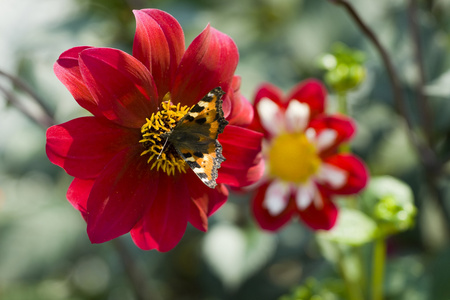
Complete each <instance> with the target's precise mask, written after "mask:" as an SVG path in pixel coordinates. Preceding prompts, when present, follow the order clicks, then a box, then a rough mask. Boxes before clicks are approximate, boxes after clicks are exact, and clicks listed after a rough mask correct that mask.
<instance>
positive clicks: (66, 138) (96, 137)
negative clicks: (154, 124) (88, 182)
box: [46, 117, 140, 179]
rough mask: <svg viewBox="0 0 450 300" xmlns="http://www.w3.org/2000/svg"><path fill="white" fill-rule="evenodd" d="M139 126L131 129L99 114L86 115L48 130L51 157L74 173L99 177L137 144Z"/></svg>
mask: <svg viewBox="0 0 450 300" xmlns="http://www.w3.org/2000/svg"><path fill="white" fill-rule="evenodd" d="M139 139H140V132H139V130H130V129H126V128H124V127H120V126H118V125H115V124H114V123H111V122H108V121H106V120H105V121H103V120H101V119H99V118H96V117H83V118H78V119H74V120H71V121H69V122H66V123H63V124H60V125H55V126H52V127H50V128H49V129H48V130H47V145H46V151H47V156H48V158H49V160H50V161H51V162H52V163H54V164H55V165H58V166H60V167H62V168H63V169H64V170H66V172H67V173H68V174H69V175H71V176H74V177H78V178H82V179H88V178H95V177H97V176H98V175H99V174H100V172H102V170H103V168H104V167H105V166H106V165H107V164H108V163H109V162H110V161H111V159H112V158H113V157H114V156H115V155H116V154H117V153H119V152H120V151H122V150H123V149H126V148H128V147H130V146H133V145H137V144H138V142H139Z"/></svg>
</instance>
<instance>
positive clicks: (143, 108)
mask: <svg viewBox="0 0 450 300" xmlns="http://www.w3.org/2000/svg"><path fill="white" fill-rule="evenodd" d="M80 71H81V74H82V75H83V78H84V82H85V83H86V85H87V87H88V89H89V91H90V92H91V94H92V95H93V97H94V98H95V99H96V102H97V103H98V108H99V109H100V111H101V112H102V113H103V115H104V116H105V117H106V118H107V119H109V120H111V121H113V122H115V123H117V124H119V125H122V126H126V127H132V128H140V127H141V126H142V125H143V124H144V123H145V118H148V117H149V116H151V114H152V113H153V112H155V111H156V109H157V105H158V103H157V99H158V97H157V91H156V89H155V86H154V82H153V79H152V76H151V74H150V72H149V71H148V69H147V68H146V67H145V66H144V65H143V64H142V63H141V62H140V61H138V60H137V59H136V58H134V57H132V56H131V55H129V54H127V53H125V52H123V51H120V50H116V49H110V48H91V49H87V50H84V51H83V52H81V54H80Z"/></svg>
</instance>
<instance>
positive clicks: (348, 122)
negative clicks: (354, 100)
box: [309, 115, 356, 157]
mask: <svg viewBox="0 0 450 300" xmlns="http://www.w3.org/2000/svg"><path fill="white" fill-rule="evenodd" d="M309 127H311V128H314V130H315V131H316V135H319V134H320V133H321V132H322V131H323V130H325V129H333V130H335V131H336V132H337V137H336V140H335V141H334V143H333V144H331V145H330V146H329V147H327V148H326V149H322V151H321V153H320V155H321V156H322V157H326V156H329V155H331V154H334V153H336V150H337V148H338V146H339V145H340V144H341V143H343V142H347V141H349V140H350V139H351V137H352V136H353V135H354V133H355V131H356V126H355V123H354V122H353V120H352V119H351V118H349V117H346V116H343V115H334V116H328V115H320V116H318V117H316V118H315V119H313V120H311V123H310V125H309Z"/></svg>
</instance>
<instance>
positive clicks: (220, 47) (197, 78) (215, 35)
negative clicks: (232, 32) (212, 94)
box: [172, 25, 239, 106]
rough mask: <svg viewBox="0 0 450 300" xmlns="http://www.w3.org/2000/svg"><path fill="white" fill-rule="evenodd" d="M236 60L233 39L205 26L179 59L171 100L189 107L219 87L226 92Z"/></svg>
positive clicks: (236, 52) (237, 55)
mask: <svg viewBox="0 0 450 300" xmlns="http://www.w3.org/2000/svg"><path fill="white" fill-rule="evenodd" d="M238 60H239V54H238V50H237V47H236V44H235V43H234V42H233V40H232V39H231V38H230V37H229V36H227V35H226V34H224V33H222V32H220V31H217V30H216V29H214V28H211V27H210V26H209V25H208V26H207V27H206V28H205V30H203V32H202V33H201V34H200V35H199V36H197V37H196V38H195V39H194V40H193V41H192V43H191V45H189V47H188V49H187V50H186V52H185V54H184V55H183V58H182V59H181V62H180V65H179V67H178V70H177V72H176V76H175V80H174V82H173V87H172V100H173V101H174V103H178V102H180V103H181V104H183V105H188V106H190V105H193V104H195V103H197V102H198V101H199V100H200V99H201V98H202V97H204V96H205V95H206V94H207V93H208V92H209V91H211V90H212V89H213V88H215V87H218V86H220V87H221V88H222V89H223V90H224V91H225V92H226V93H228V89H229V87H230V84H231V80H232V78H233V74H234V71H235V70H236V66H237V63H238Z"/></svg>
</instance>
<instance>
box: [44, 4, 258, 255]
mask: <svg viewBox="0 0 450 300" xmlns="http://www.w3.org/2000/svg"><path fill="white" fill-rule="evenodd" d="M134 14H135V16H136V22H137V26H136V35H135V39H134V45H133V56H131V55H129V54H127V53H125V52H122V51H120V50H116V49H110V48H92V47H75V48H72V49H69V50H67V51H66V52H64V53H63V54H61V56H60V57H59V59H58V61H57V62H56V64H55V66H54V70H55V73H56V76H57V77H58V78H59V80H60V81H61V82H62V83H63V84H64V85H65V86H66V87H67V89H68V90H69V91H70V92H71V94H72V95H73V97H74V98H75V100H76V101H77V102H78V103H79V105H80V106H82V107H83V108H85V109H87V110H88V111H89V112H91V113H92V114H93V116H91V117H81V118H77V119H74V120H71V121H69V122H66V123H63V124H60V125H56V126H52V127H50V128H49V129H48V131H47V155H48V157H49V159H50V161H51V162H53V163H54V164H56V165H58V166H60V167H62V168H64V170H65V171H66V172H67V173H68V174H69V175H71V176H73V177H75V178H74V180H73V182H72V184H71V185H70V187H69V189H68V192H67V198H68V200H69V201H70V203H71V204H72V205H73V206H74V207H75V208H76V209H78V210H79V211H80V212H81V214H82V216H83V217H84V219H85V220H86V222H87V233H88V235H89V238H90V240H91V242H93V243H102V242H106V241H108V240H111V239H114V238H116V237H118V236H120V235H123V234H125V233H128V232H131V237H132V238H133V240H134V242H135V243H136V245H137V246H138V247H140V248H142V249H146V250H148V249H157V250H159V251H168V250H170V249H172V248H173V247H174V246H175V245H176V244H177V243H178V242H179V241H180V239H181V237H182V236H183V234H184V231H185V229H186V226H187V223H188V222H190V223H191V224H192V225H193V226H194V227H196V228H198V229H199V230H202V231H206V230H207V227H208V220H207V217H208V216H210V215H211V214H213V213H214V212H215V211H216V210H217V209H218V208H219V207H220V206H221V205H222V204H223V203H224V202H225V201H226V199H227V197H228V191H227V188H226V187H225V185H224V184H228V185H230V186H237V187H239V186H244V185H248V184H251V183H253V182H255V181H256V180H258V179H259V178H260V177H261V175H262V161H261V160H260V159H258V158H257V154H258V153H259V152H260V144H261V139H262V135H261V134H260V133H257V132H254V131H251V130H248V129H245V128H242V127H239V126H238V125H248V124H249V123H250V122H251V120H252V116H253V114H252V107H251V105H250V104H249V103H248V102H247V101H246V99H244V98H242V97H241V96H240V94H239V85H240V80H239V78H238V77H236V76H234V75H233V74H234V71H235V69H236V66H237V62H238V52H237V48H236V45H235V44H234V42H233V41H232V40H231V38H230V37H228V36H227V35H225V34H223V33H221V32H219V31H217V30H215V29H214V28H211V27H210V26H207V27H206V28H205V29H204V30H203V32H202V33H201V34H200V35H199V36H197V37H196V38H195V39H194V41H193V42H192V44H191V45H190V46H189V47H188V48H187V50H185V47H184V35H183V31H182V29H181V27H180V25H179V23H178V22H177V21H176V20H175V19H174V18H173V17H172V16H170V15H169V14H167V13H165V12H162V11H160V10H155V9H145V10H138V11H134ZM216 87H221V88H222V90H223V91H224V92H225V93H226V94H225V96H224V98H223V112H224V117H225V118H226V120H227V121H228V123H229V124H228V125H227V126H226V127H225V129H224V131H223V133H221V134H220V135H219V137H218V140H219V142H220V144H221V146H222V155H223V156H224V157H225V159H226V161H224V162H223V163H222V165H221V168H220V169H219V174H218V178H217V180H216V182H217V186H216V187H215V188H209V187H208V186H206V185H205V184H203V182H202V181H201V180H200V179H199V178H198V177H197V176H196V175H195V174H194V172H193V171H192V170H191V169H190V168H189V167H188V165H187V164H186V162H185V161H184V160H183V159H182V158H181V157H180V155H178V154H177V152H176V151H173V148H172V150H171V151H169V150H170V146H165V145H163V144H164V140H167V139H164V137H166V136H167V133H168V132H170V130H171V129H173V127H174V126H175V124H176V123H177V121H179V120H180V119H181V118H182V117H183V115H185V114H186V113H187V112H188V111H189V109H190V108H191V107H193V105H194V104H195V103H197V102H198V101H199V100H201V99H202V97H204V96H205V95H206V94H207V93H208V92H209V91H210V90H212V89H214V88H216ZM223 122H224V123H226V122H225V121H223ZM185 130H186V129H185ZM178 136H179V134H178ZM168 149H169V150H168Z"/></svg>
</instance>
